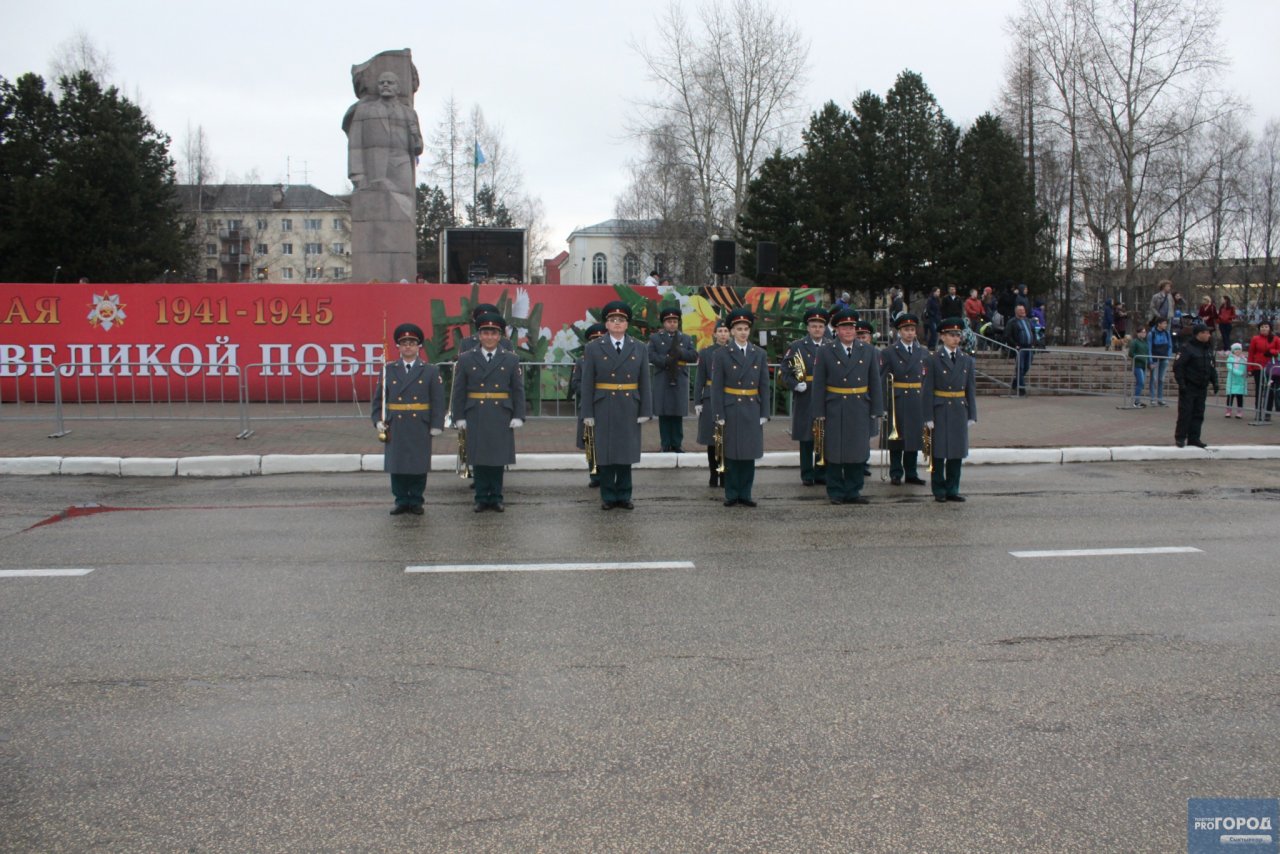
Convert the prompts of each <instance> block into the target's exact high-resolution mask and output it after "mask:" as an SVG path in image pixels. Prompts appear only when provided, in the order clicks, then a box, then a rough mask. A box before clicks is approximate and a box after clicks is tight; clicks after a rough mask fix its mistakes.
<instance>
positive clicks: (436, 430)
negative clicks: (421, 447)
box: [431, 427, 444, 436]
mask: <svg viewBox="0 0 1280 854" xmlns="http://www.w3.org/2000/svg"><path fill="white" fill-rule="evenodd" d="M443 432H444V431H443V430H441V429H440V428H439V427H432V428H431V435H432V436H439V435H440V434H441V433H443Z"/></svg>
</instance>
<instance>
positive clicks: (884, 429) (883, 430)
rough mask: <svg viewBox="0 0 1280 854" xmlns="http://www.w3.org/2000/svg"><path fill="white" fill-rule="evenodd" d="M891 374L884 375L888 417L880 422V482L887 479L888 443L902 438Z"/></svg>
mask: <svg viewBox="0 0 1280 854" xmlns="http://www.w3.org/2000/svg"><path fill="white" fill-rule="evenodd" d="M893 380H894V376H893V374H885V379H884V384H885V392H886V393H887V394H888V395H889V417H888V418H887V419H881V421H880V480H881V482H884V481H886V480H888V479H889V443H890V442H896V441H898V440H899V439H901V438H902V437H901V436H899V435H898V399H897V397H895V396H894V393H893Z"/></svg>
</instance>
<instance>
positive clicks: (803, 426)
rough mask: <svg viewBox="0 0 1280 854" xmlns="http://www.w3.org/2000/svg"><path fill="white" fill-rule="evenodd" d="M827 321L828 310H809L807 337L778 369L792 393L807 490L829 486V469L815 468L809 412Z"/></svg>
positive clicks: (796, 438)
mask: <svg viewBox="0 0 1280 854" xmlns="http://www.w3.org/2000/svg"><path fill="white" fill-rule="evenodd" d="M828 320H829V316H828V314H827V311H826V309H823V308H820V307H814V308H811V309H808V310H807V311H806V312H805V313H804V321H805V330H806V332H807V333H808V334H807V335H805V336H804V337H803V338H799V339H797V340H795V341H793V342H791V346H790V347H788V348H787V352H786V353H785V354H784V355H783V357H782V365H781V367H780V368H779V369H778V370H779V372H780V374H781V376H782V384H783V386H785V387H786V388H788V389H790V391H791V438H792V440H793V441H796V442H799V443H800V482H801V483H803V484H804V485H805V486H813V485H814V484H815V483H821V484H825V483H826V482H827V479H826V475H827V473H826V467H825V466H815V465H814V462H813V415H812V413H810V411H809V410H810V408H811V401H812V400H813V364H814V362H815V361H816V360H817V358H818V350H819V349H821V348H822V347H823V346H824V345H825V344H827V343H828V339H827V321H828ZM797 356H798V357H799V359H800V360H802V361H803V362H804V371H803V373H802V374H801V373H800V371H799V370H798V369H797V367H796V366H797ZM797 374H800V375H799V376H797Z"/></svg>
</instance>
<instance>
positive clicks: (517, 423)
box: [507, 418, 524, 430]
mask: <svg viewBox="0 0 1280 854" xmlns="http://www.w3.org/2000/svg"><path fill="white" fill-rule="evenodd" d="M507 426H508V427H510V428H511V429H512V430H519V429H520V428H521V427H523V426H524V419H523V418H512V419H511V423H510V424H508V425H507Z"/></svg>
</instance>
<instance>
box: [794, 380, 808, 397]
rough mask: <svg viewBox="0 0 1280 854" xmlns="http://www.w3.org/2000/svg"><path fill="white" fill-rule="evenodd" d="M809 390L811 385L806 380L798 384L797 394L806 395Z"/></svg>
mask: <svg viewBox="0 0 1280 854" xmlns="http://www.w3.org/2000/svg"><path fill="white" fill-rule="evenodd" d="M808 390H809V384H808V383H807V382H805V381H804V380H801V381H800V382H798V383H796V393H797V394H804V393H805V392H806V391H808Z"/></svg>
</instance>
